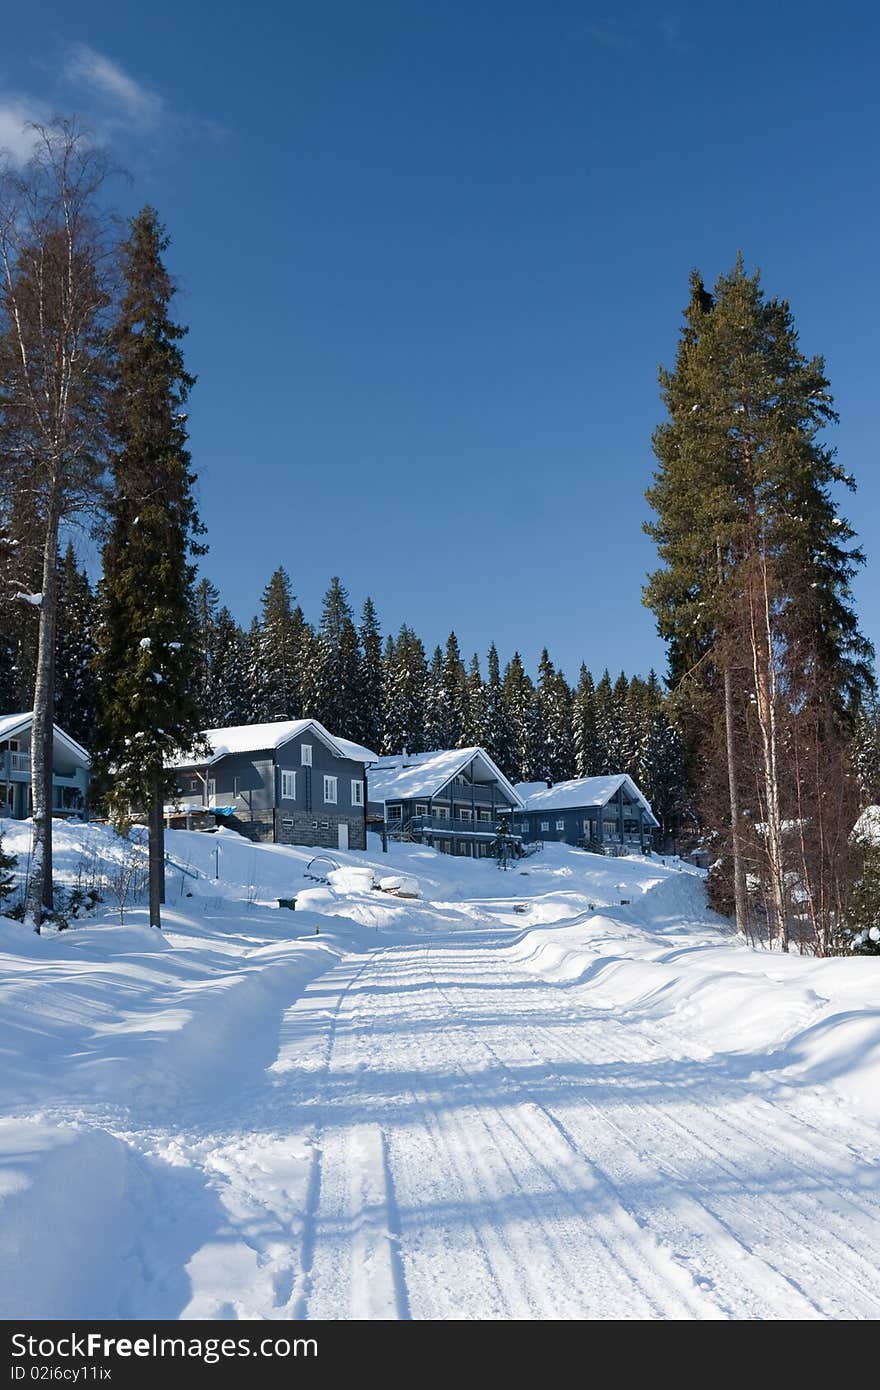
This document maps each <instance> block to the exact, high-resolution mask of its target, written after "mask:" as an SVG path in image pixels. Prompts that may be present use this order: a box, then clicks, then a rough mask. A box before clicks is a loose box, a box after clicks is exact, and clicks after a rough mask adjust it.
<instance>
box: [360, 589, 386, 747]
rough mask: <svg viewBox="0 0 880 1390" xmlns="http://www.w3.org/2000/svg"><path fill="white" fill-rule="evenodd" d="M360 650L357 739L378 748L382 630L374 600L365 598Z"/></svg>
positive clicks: (380, 731) (380, 706)
mask: <svg viewBox="0 0 880 1390" xmlns="http://www.w3.org/2000/svg"><path fill="white" fill-rule="evenodd" d="M358 635H359V637H360V653H361V686H360V713H359V722H358V732H357V735H356V737H357V739H359V741H360V742H361V743H362V744H364V745H365V747H367V748H373V749H377V748H378V747H379V745H380V743H381V741H382V725H383V712H382V634H381V632H380V630H379V618H378V616H377V614H376V609H375V607H374V605H373V600H372V599H371V598H369V597H367V598H366V599H365V600H364V607H363V612H362V614H361V625H360V631H359V634H358Z"/></svg>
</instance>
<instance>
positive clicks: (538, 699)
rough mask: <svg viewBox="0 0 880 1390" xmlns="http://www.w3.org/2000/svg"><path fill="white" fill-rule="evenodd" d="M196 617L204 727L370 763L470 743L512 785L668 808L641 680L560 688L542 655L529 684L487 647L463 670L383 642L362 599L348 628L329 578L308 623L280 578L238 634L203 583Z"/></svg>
mask: <svg viewBox="0 0 880 1390" xmlns="http://www.w3.org/2000/svg"><path fill="white" fill-rule="evenodd" d="M196 618H197V626H198V633H199V664H198V671H197V676H198V687H197V688H198V691H199V696H200V703H201V706H202V708H203V709H204V711H205V713H206V716H207V721H208V726H209V727H222V726H223V725H227V724H247V723H259V722H263V721H268V720H273V719H294V718H304V717H311V718H316V719H319V720H320V721H321V723H322V724H325V725H326V727H327V728H328V729H330V730H332V731H333V732H335V733H338V734H340V735H342V736H344V737H346V738H351V739H354V740H355V741H356V742H359V743H363V744H365V745H366V746H367V747H368V748H372V749H375V750H376V751H377V752H380V753H399V752H400V751H401V750H402V749H404V748H405V749H407V750H408V751H409V752H410V753H418V752H422V751H424V750H426V749H432V748H459V747H469V746H473V745H480V746H481V747H483V748H486V749H487V751H488V752H489V753H491V755H492V757H493V758H494V759H495V761H496V762H497V763H498V765H499V767H500V768H501V769H502V771H503V772H504V773H505V775H506V776H507V777H509V778H510V779H511V780H512V781H515V782H520V781H526V782H529V781H539V780H546V781H551V782H559V781H564V780H565V779H566V778H569V777H586V776H594V775H598V774H602V773H607V772H620V771H628V772H630V773H631V775H632V776H634V777H635V778H636V779H637V780H638V781H639V783H640V785H641V786H642V787H643V789H644V790H645V792H646V795H648V796H649V798H650V799H651V801H652V803H654V804H655V806H656V807H657V808H658V814H659V817H660V818H661V819H662V820H663V821H664V822H665V823H666V824H667V825H671V823H672V820H673V818H674V816H675V815H676V813H677V812H678V810H679V809H680V805H681V796H682V790H683V787H682V760H681V745H680V740H679V737H678V735H677V732H676V730H675V729H674V727H673V725H672V723H671V721H670V718H669V712H668V709H667V702H666V698H665V694H664V691H663V689H662V688H661V686H660V683H659V681H658V680H657V677H656V676H655V675H654V673H653V672H652V673H651V674H650V675H649V677H648V679H647V680H643V679H641V678H640V677H638V676H634V677H632V678H631V679H627V677H626V676H625V675H623V674H621V675H620V676H619V677H618V678H617V679H616V680H615V681H612V679H611V676H610V675H609V673H608V672H607V671H605V672H604V673H603V674H602V675H601V676H600V677H599V679H598V680H596V681H594V678H593V676H592V675H591V673H590V671H589V670H588V669H587V667H586V666H582V667H581V671H580V676H579V679H578V682H577V685H576V686H575V687H574V688H572V687H571V686H570V685H569V683H568V681H567V680H566V678H565V676H564V674H563V673H562V672H561V671H560V670H558V669H557V668H556V666H555V665H554V663H553V661H552V660H551V658H550V656H549V654H548V652H547V651H546V650H545V651H544V652H543V654H542V657H541V661H540V664H539V667H538V671H537V672H536V675H535V678H534V679H533V677H532V676H531V675H530V674H529V672H528V671H526V669H525V667H524V665H523V662H522V659H521V657H520V655H519V653H515V654H514V656H513V657H512V659H511V660H510V661H509V662H508V663H507V664H506V666H505V667H504V668H503V669H502V667H501V665H500V663H499V658H498V652H497V650H496V648H495V646H494V644H492V645H491V646H490V647H489V649H488V652H487V654H486V657H485V661H483V662H481V659H480V657H479V655H478V654H476V653H474V655H473V656H471V657H470V659H469V661H467V662H466V661H465V659H464V657H463V654H462V652H461V650H460V647H459V643H458V639H457V637H456V634H455V633H454V632H451V633H450V634H449V636H448V638H447V640H446V643H445V646H443V647H440V646H436V647H435V648H434V649H433V651H432V652H431V654H430V656H429V655H428V651H427V649H426V646H425V644H424V642H423V641H422V639H421V638H420V637H419V636H418V634H417V633H416V632H415V631H414V629H413V628H411V627H409V626H406V625H404V626H403V627H401V628H400V630H399V632H397V633H396V634H394V635H388V636H385V637H384V638H383V635H382V632H381V629H380V625H379V618H378V615H377V613H376V609H375V606H374V604H373V602H372V600H371V599H369V598H368V599H367V600H366V602H365V603H364V605H363V609H362V611H361V613H360V614H359V615H358V618H357V619H356V617H355V614H354V612H353V610H352V607H351V604H350V601H349V597H348V594H347V592H346V590H345V588H344V587H343V585H342V583H341V582H340V580H339V579H338V578H334V579H333V580H332V581H331V583H330V586H329V588H328V590H327V593H326V595H325V597H324V602H323V606H322V609H321V614H320V617H319V619H318V621H317V622H316V623H315V624H313V623H311V622H310V621H309V619H308V618H307V617H306V615H305V614H304V612H303V610H302V608H301V606H300V605H299V604H298V603H297V602H296V599H295V596H294V594H293V591H292V586H291V581H290V578H289V576H288V575H287V572H286V571H285V570H284V569H283V568H280V569H278V570H276V572H275V573H274V574H273V575H272V577H271V579H270V580H269V583H268V584H267V586H266V588H265V591H264V593H263V600H262V605H261V612H260V614H259V616H258V617H256V618H255V619H254V620H253V622H252V624H251V625H250V627H249V628H248V629H247V630H242V629H241V628H240V627H238V625H237V624H236V622H235V620H234V619H233V617H232V615H231V614H230V612H229V610H228V608H226V607H223V606H221V605H220V595H219V593H218V591H217V589H216V588H215V587H214V585H213V584H211V583H210V582H209V581H208V580H202V581H201V582H200V584H199V585H198V587H197V590H196Z"/></svg>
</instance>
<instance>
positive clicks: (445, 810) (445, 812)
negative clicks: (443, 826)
mask: <svg viewBox="0 0 880 1390" xmlns="http://www.w3.org/2000/svg"><path fill="white" fill-rule="evenodd" d="M434 815H435V816H436V817H437V819H438V820H449V807H448V806H435V807H434Z"/></svg>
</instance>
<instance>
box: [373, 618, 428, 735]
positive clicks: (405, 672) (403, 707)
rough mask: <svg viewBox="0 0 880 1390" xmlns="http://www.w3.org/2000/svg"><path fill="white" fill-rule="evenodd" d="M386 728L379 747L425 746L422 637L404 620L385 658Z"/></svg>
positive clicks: (423, 652)
mask: <svg viewBox="0 0 880 1390" xmlns="http://www.w3.org/2000/svg"><path fill="white" fill-rule="evenodd" d="M384 668H385V671H384V692H385V693H384V704H385V729H384V732H383V737H382V751H383V752H385V753H401V752H403V751H404V749H405V750H406V751H407V752H409V753H421V752H423V751H424V749H425V747H426V734H425V697H426V688H427V677H428V671H427V665H426V662H425V648H424V647H423V645H422V642H421V639H420V638H419V637H417V636H416V634H415V632H414V631H413V630H412V628H410V627H407V626H406V624H404V625H403V627H401V629H400V632H399V633H398V635H397V638H396V640H395V641H393V642H392V641H391V639H390V638H389V640H388V643H387V645H386V648H385V661H384Z"/></svg>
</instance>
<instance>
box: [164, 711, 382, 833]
mask: <svg viewBox="0 0 880 1390" xmlns="http://www.w3.org/2000/svg"><path fill="white" fill-rule="evenodd" d="M202 737H203V739H204V740H205V742H206V744H207V746H208V748H209V749H210V752H209V754H208V755H207V756H206V757H202V758H200V759H194V758H182V759H180V760H179V761H176V762H175V763H174V770H175V773H176V777H177V788H176V795H175V799H174V801H173V802H172V803H170V804H169V805H167V806H166V807H165V819H166V824H168V825H170V826H175V827H178V828H179V827H181V826H185V827H194V828H203V827H206V826H212V825H215V824H221V825H227V826H229V827H230V828H231V829H233V830H238V831H239V832H240V833H241V834H242V835H246V836H247V837H248V838H249V839H252V840H260V841H270V842H274V843H275V844H288V845H315V846H320V847H322V848H325V849H330V848H332V849H366V843H367V839H366V815H367V785H366V766H367V764H368V763H369V762H372V761H373V760H374V759H375V758H376V754H375V753H373V752H371V751H370V749H369V748H362V747H361V745H360V744H357V743H352V742H350V740H348V739H344V738H337V737H336V736H335V735H333V734H331V733H329V732H328V731H327V729H325V728H324V726H323V724H319V723H318V721H317V720H316V719H294V720H280V721H278V722H276V723H271V724H244V725H240V726H237V727H234V728H228V729H206V730H205V731H204V734H203V735H202Z"/></svg>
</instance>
